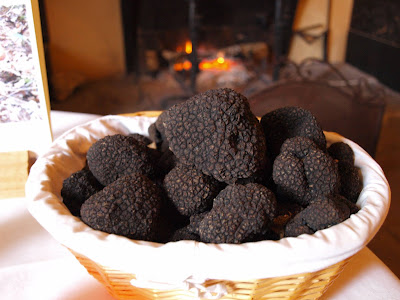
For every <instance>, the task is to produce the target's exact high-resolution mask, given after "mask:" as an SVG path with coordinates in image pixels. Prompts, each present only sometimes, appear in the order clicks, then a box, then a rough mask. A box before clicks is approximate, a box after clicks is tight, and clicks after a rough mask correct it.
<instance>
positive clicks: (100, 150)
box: [86, 134, 155, 186]
mask: <svg viewBox="0 0 400 300" xmlns="http://www.w3.org/2000/svg"><path fill="white" fill-rule="evenodd" d="M150 150H151V149H150V148H148V147H147V146H145V145H144V144H142V143H140V142H138V141H137V140H136V139H135V138H133V137H130V136H125V135H121V134H115V135H108V136H105V137H104V138H102V139H100V140H98V141H96V142H95V143H94V144H93V145H92V146H91V147H90V148H89V150H88V152H87V155H86V158H87V162H88V166H89V169H90V171H91V172H92V173H93V175H94V176H95V177H96V178H97V180H98V181H99V182H100V183H101V184H103V185H104V186H106V185H108V184H110V183H112V182H113V181H115V180H117V179H118V178H120V177H123V176H125V175H128V174H132V173H140V174H143V175H146V176H150V177H151V176H153V175H154V174H155V166H154V163H155V160H154V157H153V153H152V152H151V151H150Z"/></svg>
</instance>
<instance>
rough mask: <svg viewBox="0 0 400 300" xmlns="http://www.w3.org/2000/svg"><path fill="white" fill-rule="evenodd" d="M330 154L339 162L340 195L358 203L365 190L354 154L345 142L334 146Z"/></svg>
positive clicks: (329, 151)
mask: <svg viewBox="0 0 400 300" xmlns="http://www.w3.org/2000/svg"><path fill="white" fill-rule="evenodd" d="M328 153H329V154H330V155H331V157H333V158H334V159H336V160H337V161H338V167H339V176H340V191H339V193H340V194H341V195H343V196H344V197H345V198H347V199H348V200H350V201H351V202H353V203H356V202H357V200H358V196H359V195H360V193H361V191H362V188H363V180H362V175H361V171H360V169H359V168H357V167H356V166H355V165H354V152H353V149H351V147H350V146H349V145H347V144H346V143H343V142H337V143H334V144H332V145H331V146H330V147H329V148H328Z"/></svg>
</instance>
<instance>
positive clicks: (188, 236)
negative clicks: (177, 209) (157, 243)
mask: <svg viewBox="0 0 400 300" xmlns="http://www.w3.org/2000/svg"><path fill="white" fill-rule="evenodd" d="M183 240H186V241H198V242H200V237H199V236H198V235H197V234H195V233H193V231H191V230H190V229H188V227H187V226H186V227H182V228H179V229H177V230H175V232H174V233H173V234H172V235H171V237H170V238H169V239H168V241H169V242H176V241H183Z"/></svg>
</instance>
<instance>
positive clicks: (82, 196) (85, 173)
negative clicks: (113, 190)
mask: <svg viewBox="0 0 400 300" xmlns="http://www.w3.org/2000/svg"><path fill="white" fill-rule="evenodd" d="M102 188H103V185H101V184H100V182H98V181H97V179H96V178H95V177H94V176H93V174H92V172H90V171H89V169H87V168H84V169H82V170H80V171H78V172H75V173H73V174H71V175H70V176H69V177H68V178H66V179H65V180H64V181H63V186H62V189H61V197H62V198H63V203H64V204H65V206H66V207H67V208H68V209H69V211H70V212H71V214H72V215H74V216H77V217H79V216H80V210H81V206H82V204H83V202H85V200H86V199H88V198H89V197H90V196H92V195H93V194H95V193H97V192H98V191H100V190H101V189H102Z"/></svg>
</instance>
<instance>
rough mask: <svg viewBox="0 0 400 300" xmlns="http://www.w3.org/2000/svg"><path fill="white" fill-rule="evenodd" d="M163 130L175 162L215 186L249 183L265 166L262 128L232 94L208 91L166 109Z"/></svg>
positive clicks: (244, 101)
mask: <svg viewBox="0 0 400 300" xmlns="http://www.w3.org/2000/svg"><path fill="white" fill-rule="evenodd" d="M164 128H165V135H166V137H167V139H168V143H169V146H170V149H171V150H172V152H174V154H175V155H176V157H177V158H178V160H179V161H181V162H182V163H184V164H188V165H194V166H195V167H196V168H198V169H199V170H201V171H202V172H203V173H204V174H206V175H210V176H213V177H214V178H215V179H217V180H218V181H224V182H227V183H234V182H235V181H236V180H237V179H239V178H248V177H251V176H252V175H253V174H255V173H256V172H257V171H258V170H260V169H262V168H264V166H265V164H266V145H265V137H264V134H263V132H262V128H261V125H260V123H259V121H258V120H257V118H256V117H255V116H254V114H253V113H252V112H251V110H250V106H249V103H248V101H247V99H246V98H245V97H244V96H243V95H241V94H239V93H237V92H235V91H233V90H231V89H216V90H209V91H207V92H204V93H201V94H198V95H195V96H193V97H192V98H190V99H189V100H187V101H185V102H183V103H181V104H177V105H175V106H173V107H171V108H170V109H169V110H167V117H166V120H165V122H164Z"/></svg>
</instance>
